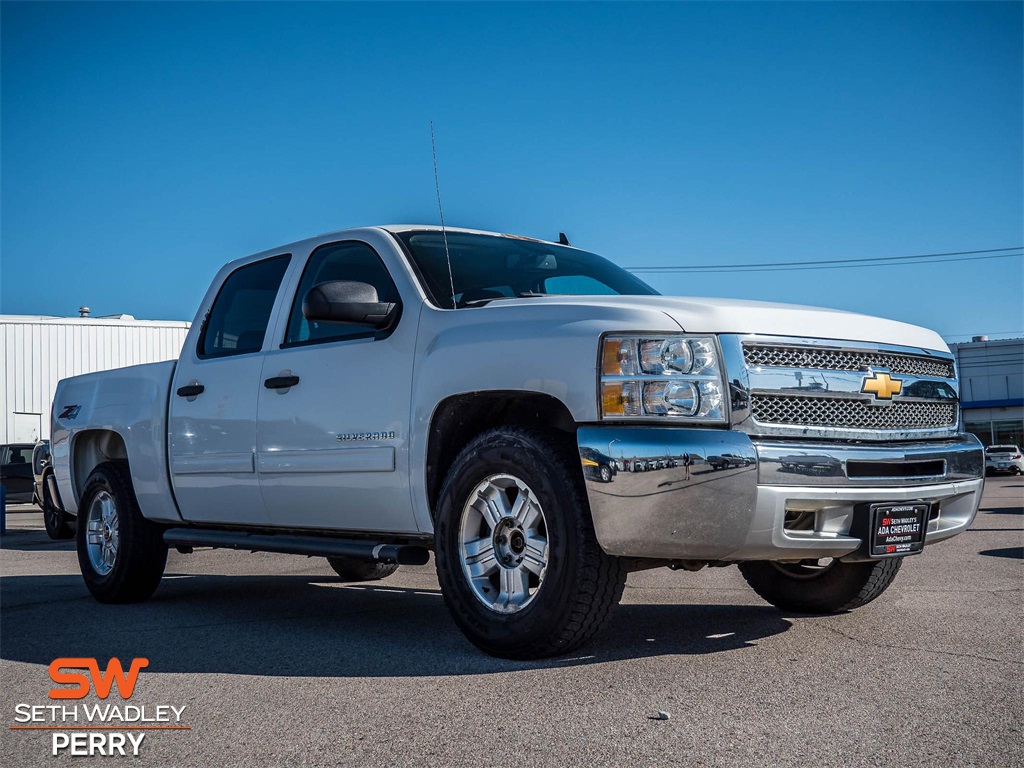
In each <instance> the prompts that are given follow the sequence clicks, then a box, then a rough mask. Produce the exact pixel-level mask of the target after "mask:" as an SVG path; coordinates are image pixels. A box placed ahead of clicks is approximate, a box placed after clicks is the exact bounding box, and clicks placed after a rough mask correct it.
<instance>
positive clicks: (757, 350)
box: [743, 344, 956, 379]
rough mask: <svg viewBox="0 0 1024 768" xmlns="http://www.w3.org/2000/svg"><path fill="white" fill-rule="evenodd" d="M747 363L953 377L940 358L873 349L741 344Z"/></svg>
mask: <svg viewBox="0 0 1024 768" xmlns="http://www.w3.org/2000/svg"><path fill="white" fill-rule="evenodd" d="M743 357H744V359H745V360H746V363H747V365H748V366H766V367H778V368H810V369H814V370H823V371H866V370H868V369H869V368H885V369H887V370H889V371H891V372H892V373H903V374H907V375H909V376H935V377H938V378H943V379H952V378H955V376H956V372H955V370H954V365H953V361H952V360H951V359H947V358H942V357H929V356H924V355H908V354H895V353H891V352H881V351H873V350H852V349H824V348H814V347H797V346H776V345H761V344H744V345H743Z"/></svg>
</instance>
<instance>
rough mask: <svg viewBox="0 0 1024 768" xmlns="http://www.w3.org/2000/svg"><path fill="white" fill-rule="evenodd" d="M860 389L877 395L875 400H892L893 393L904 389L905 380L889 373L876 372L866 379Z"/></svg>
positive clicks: (896, 393)
mask: <svg viewBox="0 0 1024 768" xmlns="http://www.w3.org/2000/svg"><path fill="white" fill-rule="evenodd" d="M860 391H861V392H862V393H864V394H871V395H874V396H875V400H888V401H891V400H892V396H893V395H898V394H899V393H900V392H902V391H903V380H902V379H894V378H893V377H892V376H890V375H889V374H888V373H875V372H873V371H872V373H871V375H870V376H867V377H866V378H865V379H864V383H863V384H862V385H861V388H860Z"/></svg>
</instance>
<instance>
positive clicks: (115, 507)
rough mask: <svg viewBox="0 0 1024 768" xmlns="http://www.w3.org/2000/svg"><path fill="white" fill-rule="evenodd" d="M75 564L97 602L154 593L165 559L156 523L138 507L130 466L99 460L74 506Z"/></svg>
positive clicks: (126, 600) (130, 599) (129, 600)
mask: <svg viewBox="0 0 1024 768" xmlns="http://www.w3.org/2000/svg"><path fill="white" fill-rule="evenodd" d="M76 543H77V545H78V564H79V566H80V567H81V569H82V577H83V578H84V579H85V585H86V586H87V587H88V588H89V591H90V592H91V593H92V595H93V597H95V598H96V599H97V600H99V601H100V602H101V603H133V602H138V601H140V600H145V599H146V598H147V597H149V596H150V595H152V594H153V592H155V591H156V588H157V587H158V586H159V585H160V579H161V577H162V576H163V573H164V565H165V564H166V563H167V545H166V544H165V543H164V539H163V532H162V531H161V530H160V526H158V525H156V524H155V523H153V522H151V521H149V520H147V519H146V518H144V517H143V516H142V512H141V511H140V510H139V503H138V501H136V499H135V490H134V489H133V488H132V480H131V475H130V474H129V473H128V467H127V465H125V464H124V463H122V462H117V461H108V462H105V463H103V464H100V465H99V466H98V467H96V469H94V470H93V472H92V474H91V475H89V479H88V480H86V482H85V489H84V490H83V491H82V500H81V502H80V503H79V505H78V537H77V542H76Z"/></svg>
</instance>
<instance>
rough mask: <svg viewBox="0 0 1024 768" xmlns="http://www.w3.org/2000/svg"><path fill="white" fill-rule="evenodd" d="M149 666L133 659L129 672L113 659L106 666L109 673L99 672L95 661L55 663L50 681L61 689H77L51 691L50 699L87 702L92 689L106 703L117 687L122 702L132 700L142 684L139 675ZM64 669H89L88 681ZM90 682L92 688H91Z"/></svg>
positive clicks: (145, 661)
mask: <svg viewBox="0 0 1024 768" xmlns="http://www.w3.org/2000/svg"><path fill="white" fill-rule="evenodd" d="M148 666H149V659H132V663H131V665H130V666H129V667H128V672H127V673H126V672H125V671H124V667H122V666H121V660H120V659H118V658H116V657H115V658H112V659H111V660H110V661H109V662H108V663H107V669H106V672H100V665H99V662H97V661H96V659H77V658H65V659H54V660H53V661H52V662H51V663H50V679H51V680H53V682H55V683H57V684H58V685H74V686H75V687H74V688H51V689H50V698H51V699H84V698H85V697H86V696H88V695H89V690H90V688H95V689H96V695H97V696H99V697H100V698H101V699H105V698H107V697H108V696H109V695H110V689H111V688H113V687H114V684H115V683H116V684H117V690H118V692H119V693H120V694H121V698H122V699H130V698H131V697H132V693H134V691H135V684H136V683H137V682H138V680H139V672H141V671H142V669H143V668H145V667H148ZM63 669H87V670H89V675H88V677H87V676H86V675H84V674H83V673H81V672H62V671H61V670H63ZM90 680H91V684H90Z"/></svg>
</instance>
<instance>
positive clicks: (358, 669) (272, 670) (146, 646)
mask: <svg viewBox="0 0 1024 768" xmlns="http://www.w3.org/2000/svg"><path fill="white" fill-rule="evenodd" d="M0 582H2V591H3V606H2V608H3V617H2V621H0V657H2V658H3V659H8V660H13V661H20V662H25V663H30V664H40V665H43V666H46V665H48V664H49V663H50V662H51V661H53V660H54V659H55V658H59V657H67V656H74V657H95V658H99V659H108V658H110V657H112V656H117V657H119V658H121V659H122V660H124V659H130V658H133V657H136V656H145V657H146V658H148V659H149V661H150V666H149V669H150V670H152V671H154V672H167V673H179V672H180V673H223V674H238V675H270V676H274V675H280V676H300V677H406V676H434V675H438V676H440V675H467V674H492V673H498V672H510V671H515V670H519V669H545V668H565V667H572V666H579V665H587V664H594V663H604V662H608V661H616V660H622V659H632V658H643V657H656V656H666V655H676V654H679V655H701V654H713V653H723V652H728V651H737V650H742V649H743V648H746V647H749V646H753V645H755V644H756V643H757V641H758V640H760V639H762V638H766V637H770V636H772V635H776V634H779V633H782V632H785V631H786V630H787V629H789V628H790V626H791V624H790V622H788V621H786V620H785V619H784V618H782V616H781V615H780V614H779V612H778V611H776V610H775V609H773V608H770V607H768V606H749V605H666V604H648V605H637V604H629V605H622V606H620V608H619V611H618V613H617V615H616V616H615V618H614V619H613V621H612V623H611V625H610V626H609V628H608V630H607V631H606V632H605V633H604V634H603V635H602V636H601V637H600V638H598V639H597V640H595V641H592V642H590V643H589V644H587V645H585V646H584V647H583V648H582V649H580V650H579V651H577V652H576V653H574V654H571V655H569V656H567V657H562V658H558V659H548V660H544V661H540V662H514V661H507V660H503V659H495V658H491V657H489V656H487V655H485V654H483V653H482V652H480V651H478V650H477V649H476V648H474V647H472V646H471V645H470V644H469V643H468V641H466V640H465V639H464V638H463V636H462V635H461V633H460V632H459V631H458V630H457V629H456V627H455V625H454V624H453V623H452V621H451V619H450V618H449V616H448V612H447V610H446V609H445V606H444V603H443V600H442V598H441V594H440V592H439V591H438V590H437V589H436V587H433V588H427V589H412V588H405V587H402V588H398V587H389V586H387V583H386V582H382V583H379V584H374V585H372V586H370V585H364V584H347V583H343V582H341V581H339V580H337V579H335V578H332V577H328V576H324V577H317V576H309V575H303V576H209V575H185V574H181V575H175V574H168V576H166V577H165V581H164V583H163V584H161V586H160V589H159V590H158V591H157V593H156V594H155V595H154V596H153V598H151V599H150V600H149V601H148V602H146V603H139V604H134V605H102V604H100V603H97V602H95V601H94V600H93V599H92V597H91V596H90V595H89V594H88V593H87V592H86V590H85V587H84V585H83V584H82V580H81V577H80V576H77V575H73V576H72V575H68V576H12V577H6V578H3V579H2V580H0Z"/></svg>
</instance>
